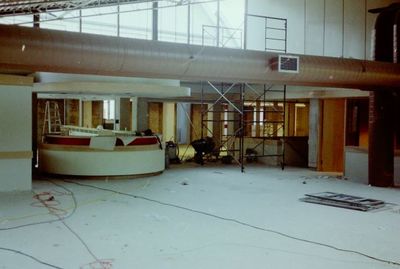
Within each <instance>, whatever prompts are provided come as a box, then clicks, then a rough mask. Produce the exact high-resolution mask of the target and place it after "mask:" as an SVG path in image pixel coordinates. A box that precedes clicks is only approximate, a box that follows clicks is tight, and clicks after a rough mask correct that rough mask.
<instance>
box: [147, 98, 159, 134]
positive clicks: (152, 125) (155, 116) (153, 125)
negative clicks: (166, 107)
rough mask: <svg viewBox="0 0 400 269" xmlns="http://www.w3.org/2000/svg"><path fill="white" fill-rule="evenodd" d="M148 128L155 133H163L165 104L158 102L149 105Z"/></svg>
mask: <svg viewBox="0 0 400 269" xmlns="http://www.w3.org/2000/svg"><path fill="white" fill-rule="evenodd" d="M148 115H149V116H148V128H149V129H151V130H152V131H153V132H154V133H157V134H162V132H163V129H162V128H163V104H162V103H156V102H149V103H148Z"/></svg>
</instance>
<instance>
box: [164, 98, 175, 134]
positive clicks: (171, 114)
mask: <svg viewBox="0 0 400 269" xmlns="http://www.w3.org/2000/svg"><path fill="white" fill-rule="evenodd" d="M162 122H163V140H164V141H170V140H172V141H175V103H166V102H165V103H163V121H162Z"/></svg>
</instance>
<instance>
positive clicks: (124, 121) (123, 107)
mask: <svg viewBox="0 0 400 269" xmlns="http://www.w3.org/2000/svg"><path fill="white" fill-rule="evenodd" d="M131 115H132V105H131V101H130V98H121V99H120V114H119V118H120V130H122V131H124V130H132V125H131V124H132V123H131Z"/></svg>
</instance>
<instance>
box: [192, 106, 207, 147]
mask: <svg viewBox="0 0 400 269" xmlns="http://www.w3.org/2000/svg"><path fill="white" fill-rule="evenodd" d="M190 115H191V120H192V126H191V128H190V141H193V140H197V139H200V138H201V128H202V123H201V105H200V104H192V106H191V113H190ZM204 134H206V132H204Z"/></svg>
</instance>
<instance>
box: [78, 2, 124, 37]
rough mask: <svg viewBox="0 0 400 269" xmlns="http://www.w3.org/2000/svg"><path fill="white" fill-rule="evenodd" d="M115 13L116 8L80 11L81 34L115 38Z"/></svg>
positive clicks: (116, 24) (116, 16) (116, 30)
mask: <svg viewBox="0 0 400 269" xmlns="http://www.w3.org/2000/svg"><path fill="white" fill-rule="evenodd" d="M117 11H118V7H117V6H110V7H101V8H100V7H99V8H88V9H82V32H85V33H92V34H100V35H109V36H117V33H118V29H117V28H118V14H117ZM102 14H104V15H102Z"/></svg>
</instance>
